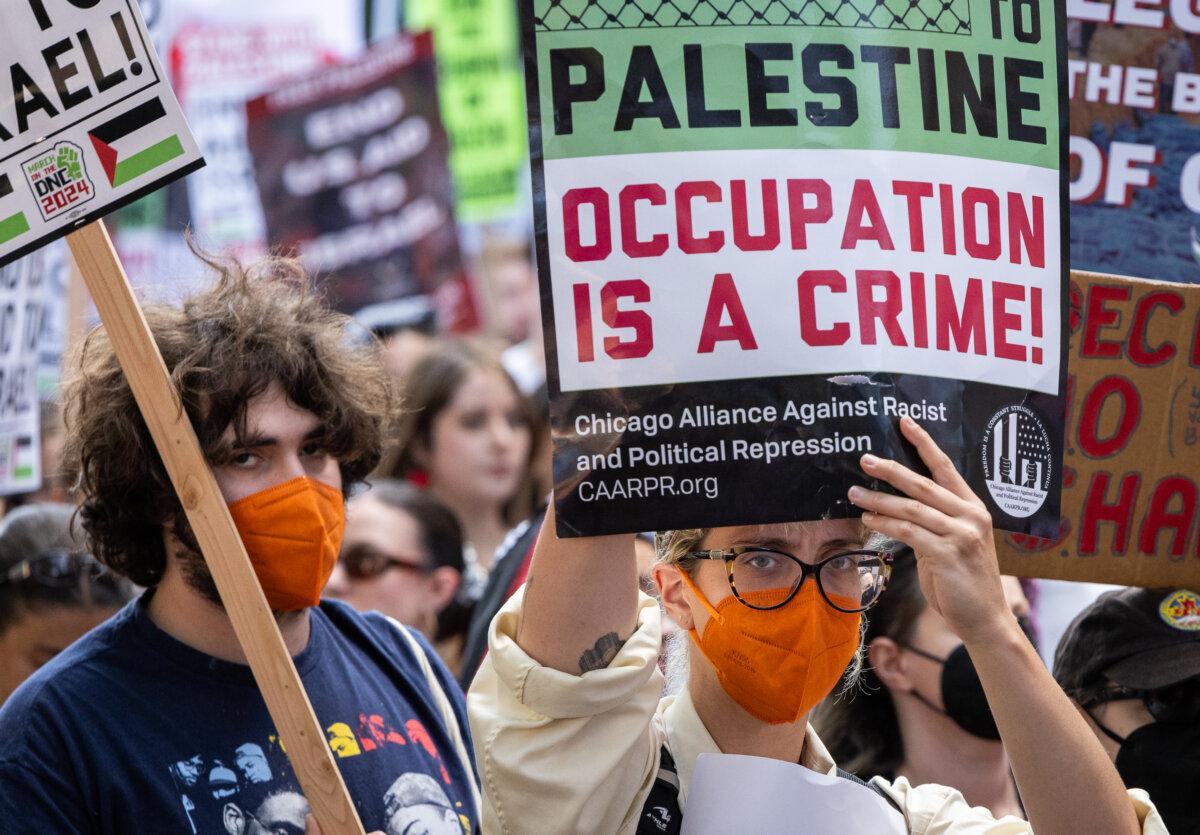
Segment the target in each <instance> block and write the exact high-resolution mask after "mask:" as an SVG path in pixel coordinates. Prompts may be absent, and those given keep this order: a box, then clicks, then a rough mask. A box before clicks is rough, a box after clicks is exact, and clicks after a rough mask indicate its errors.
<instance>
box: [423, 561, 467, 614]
mask: <svg viewBox="0 0 1200 835" xmlns="http://www.w3.org/2000/svg"><path fill="white" fill-rule="evenodd" d="M461 585H462V574H460V573H459V572H457V571H455V570H454V569H453V568H450V567H449V566H446V565H443V566H442V567H441V568H435V569H434V570H433V571H431V572H429V597H430V600H431V602H432V603H433V610H434V611H435V612H440V611H442V609H445V608H446V607H447V606H449V605H450V601H451V600H453V599H454V595H456V594H458V587H459V586H461Z"/></svg>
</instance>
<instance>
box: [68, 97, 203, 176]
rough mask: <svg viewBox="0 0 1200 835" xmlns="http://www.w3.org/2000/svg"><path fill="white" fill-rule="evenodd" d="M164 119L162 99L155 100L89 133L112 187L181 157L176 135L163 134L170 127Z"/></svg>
mask: <svg viewBox="0 0 1200 835" xmlns="http://www.w3.org/2000/svg"><path fill="white" fill-rule="evenodd" d="M166 117H167V111H166V110H165V109H164V108H163V103H162V100H161V99H159V98H157V97H156V98H153V99H150V100H149V101H147V102H144V103H143V104H139V105H138V106H137V107H135V108H133V109H132V110H128V111H126V112H125V113H122V114H121V115H120V116H117V117H115V118H113V119H109V120H108V121H107V122H104V123H102V124H100V125H97V126H96V127H94V128H92V129H91V130H90V131H88V138H89V139H91V140H92V147H93V148H95V149H96V156H98V157H99V158H100V165H101V167H103V168H104V173H105V174H106V175H108V182H109V183H110V184H111V185H112V186H113V188H118V187H120V186H123V185H125V184H126V183H128V182H129V181H131V180H134V179H136V178H138V177H140V176H142V175H143V174H147V173H149V172H151V171H153V170H154V169H156V168H158V167H160V166H163V165H166V164H167V163H168V162H170V161H171V160H173V159H175V158H176V157H179V156H183V143H182V141H180V138H179V136H178V134H174V133H171V134H167V135H164V130H166V131H169V130H170V129H171V127H172V125H171V121H170V120H168V119H167V118H166Z"/></svg>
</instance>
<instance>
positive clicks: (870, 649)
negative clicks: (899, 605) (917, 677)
mask: <svg viewBox="0 0 1200 835" xmlns="http://www.w3.org/2000/svg"><path fill="white" fill-rule="evenodd" d="M867 660H868V663H870V665H871V669H872V670H874V671H875V675H877V676H878V677H879V680H880V681H881V682H883V685H884V686H885V687H887V688H888V689H889V690H895V691H897V692H900V693H907V692H908V691H910V690H912V689H913V683H912V679H911V678H909V675H908V668H907V666H906V665H905V663H904V653H903V652H901V650H900V645H899V644H897V643H896V642H895V641H893V640H892V639H891V638H885V637H883V636H882V635H880V636H879V637H877V638H875V639H873V640H872V641H871V643H870V644H868V645H867Z"/></svg>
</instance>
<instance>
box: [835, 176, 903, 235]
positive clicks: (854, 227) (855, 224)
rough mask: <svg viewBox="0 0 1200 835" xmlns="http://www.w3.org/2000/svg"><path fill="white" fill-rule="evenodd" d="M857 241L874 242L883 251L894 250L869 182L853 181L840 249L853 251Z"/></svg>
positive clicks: (881, 211)
mask: <svg viewBox="0 0 1200 835" xmlns="http://www.w3.org/2000/svg"><path fill="white" fill-rule="evenodd" d="M864 221H865V222H864ZM859 241H874V242H875V243H877V244H879V248H880V249H883V250H890V249H895V248H896V247H895V245H894V244H892V236H891V234H890V233H889V232H888V228H887V224H886V223H885V222H884V220H883V210H882V209H880V208H879V201H878V200H877V199H876V197H875V190H874V189H873V188H871V181H870V180H855V181H854V190H853V191H852V192H851V193H850V209H849V211H848V212H847V213H846V228H845V229H843V230H842V249H854V248H855V247H857V246H858V242H859Z"/></svg>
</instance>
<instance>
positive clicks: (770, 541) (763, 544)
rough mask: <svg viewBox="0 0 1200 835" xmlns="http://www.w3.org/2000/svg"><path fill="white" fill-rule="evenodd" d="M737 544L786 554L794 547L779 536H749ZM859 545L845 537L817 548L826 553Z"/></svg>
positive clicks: (829, 540)
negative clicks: (832, 549)
mask: <svg viewBox="0 0 1200 835" xmlns="http://www.w3.org/2000/svg"><path fill="white" fill-rule="evenodd" d="M737 544H739V545H752V546H756V547H759V548H769V549H770V550H772V551H783V552H785V553H790V551H789V549H790V548H792V547H793V545H792V543H791V542H789V541H788V540H786V539H780V538H779V537H777V536H764V537H756V536H747V537H743V538H741V539H739V540H737ZM858 545H859V542H858V540H856V539H846V538H845V537H843V538H840V539H827V540H825V541H824V542H822V543H821V544H820V545H819V546H818V547H817V550H818V551H824V550H826V549H828V548H844V547H846V546H850V547H854V548H857V547H858Z"/></svg>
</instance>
